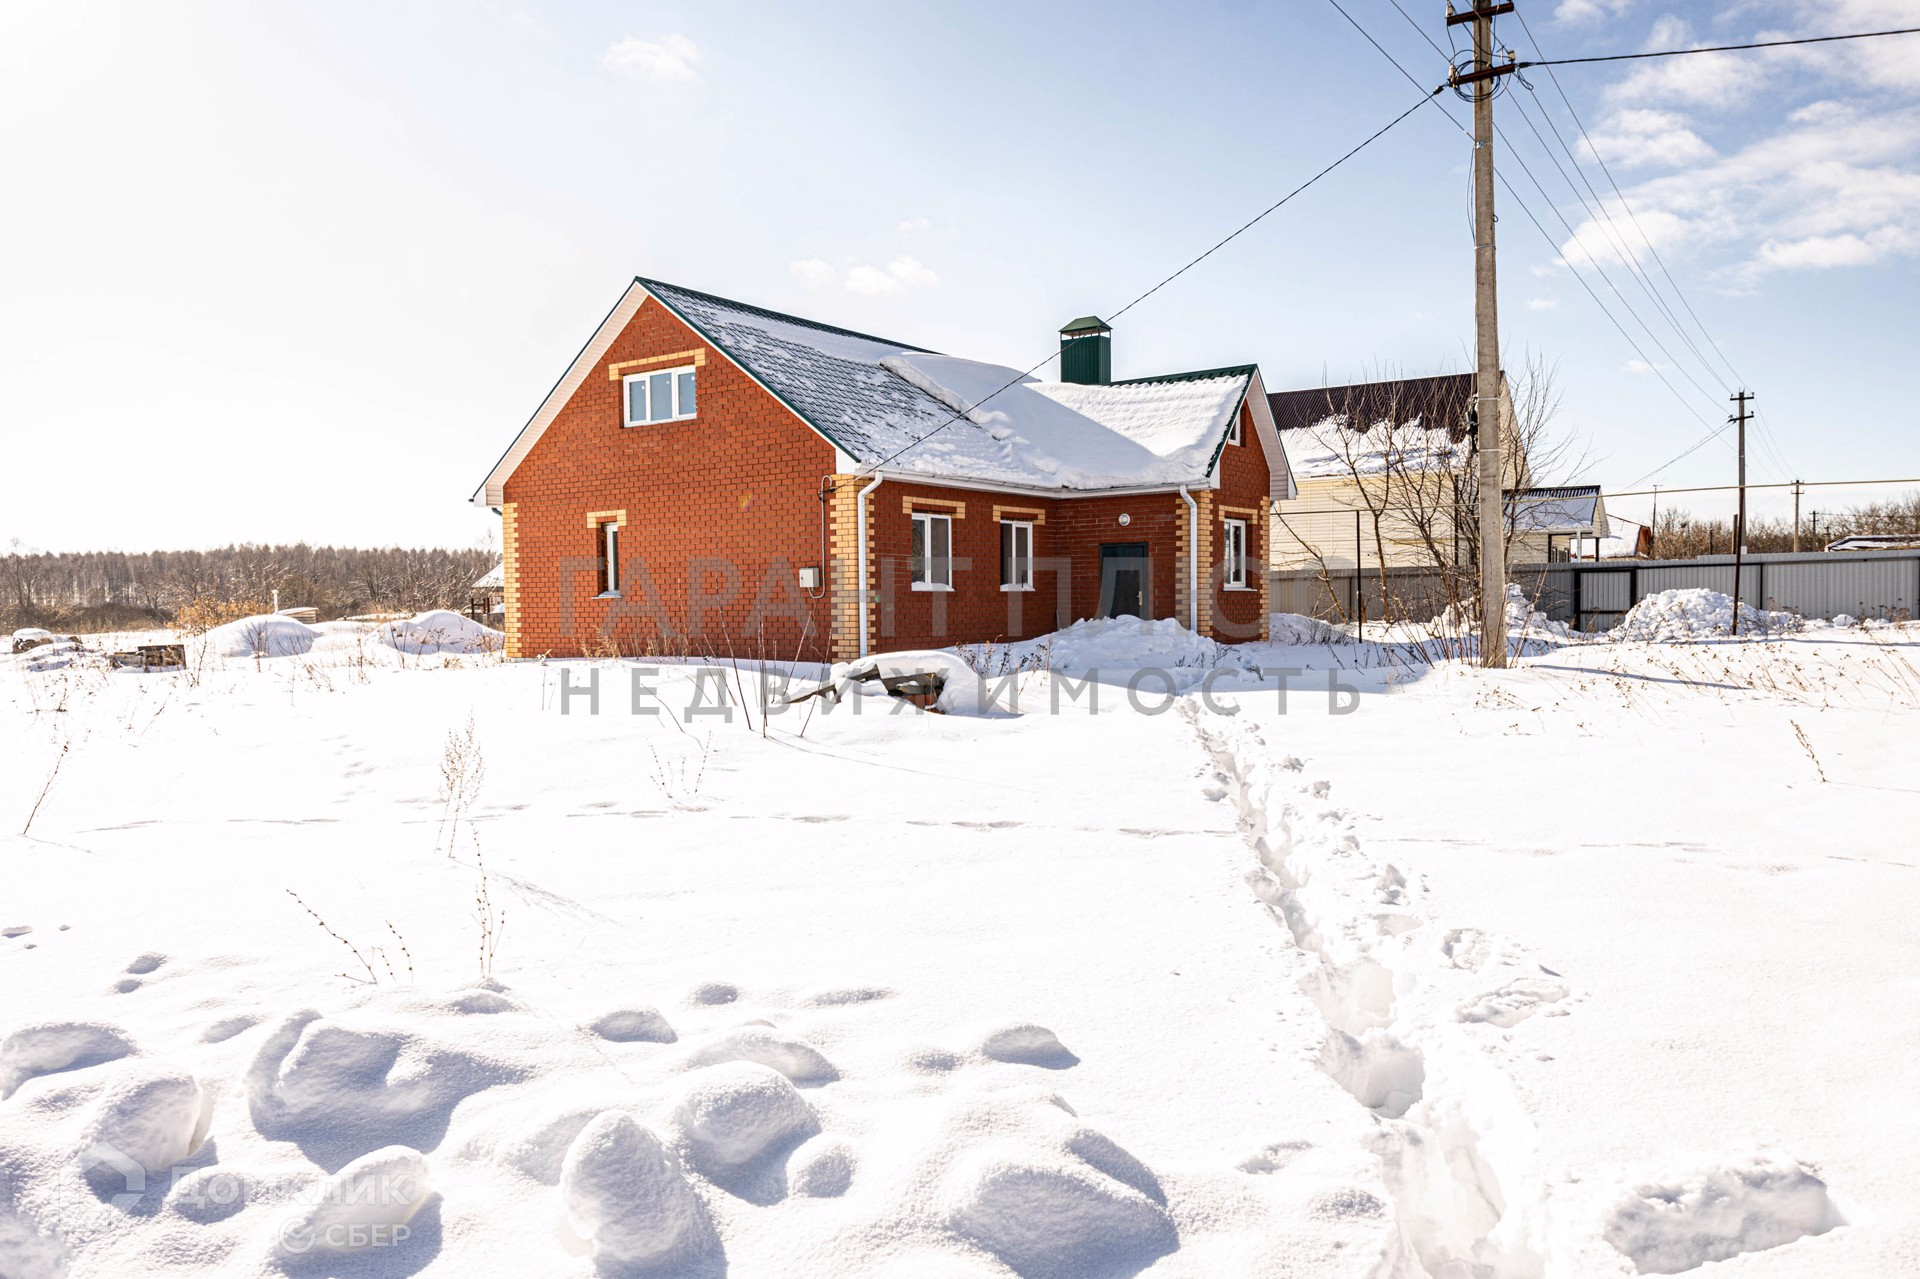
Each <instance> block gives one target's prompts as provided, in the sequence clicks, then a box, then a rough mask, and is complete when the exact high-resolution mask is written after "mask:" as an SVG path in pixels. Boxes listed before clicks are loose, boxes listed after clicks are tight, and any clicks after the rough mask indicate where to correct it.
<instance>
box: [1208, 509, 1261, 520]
mask: <svg viewBox="0 0 1920 1279" xmlns="http://www.w3.org/2000/svg"><path fill="white" fill-rule="evenodd" d="M1214 509H1215V510H1216V511H1219V512H1220V514H1222V515H1230V516H1232V517H1233V518H1235V519H1241V520H1257V519H1259V518H1260V516H1261V510H1260V508H1259V507H1257V506H1216V507H1215V508H1214Z"/></svg>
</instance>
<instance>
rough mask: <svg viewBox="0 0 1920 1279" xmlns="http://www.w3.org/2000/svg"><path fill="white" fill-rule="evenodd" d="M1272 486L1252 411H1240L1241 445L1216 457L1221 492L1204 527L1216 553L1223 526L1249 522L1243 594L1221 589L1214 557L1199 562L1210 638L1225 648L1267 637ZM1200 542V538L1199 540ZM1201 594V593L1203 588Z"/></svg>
mask: <svg viewBox="0 0 1920 1279" xmlns="http://www.w3.org/2000/svg"><path fill="white" fill-rule="evenodd" d="M1270 483H1271V481H1270V478H1269V472H1268V469H1267V455H1266V450H1265V449H1264V448H1263V447H1262V445H1261V443H1260V436H1259V433H1258V432H1256V431H1255V430H1254V429H1253V411H1252V410H1251V409H1249V408H1247V407H1246V406H1245V405H1242V406H1241V409H1240V443H1238V444H1229V445H1227V446H1226V448H1225V449H1224V450H1222V451H1221V454H1220V487H1219V488H1217V489H1215V490H1214V491H1213V492H1212V493H1211V494H1209V495H1208V496H1209V497H1210V499H1211V503H1210V504H1211V507H1212V509H1211V511H1209V512H1208V521H1207V526H1208V530H1209V534H1210V536H1211V538H1212V544H1213V546H1214V547H1215V548H1218V547H1219V546H1220V539H1221V533H1222V528H1221V525H1222V521H1224V520H1226V519H1229V518H1233V519H1242V520H1245V521H1246V522H1247V581H1248V584H1249V585H1250V586H1251V587H1252V588H1253V589H1251V590H1246V591H1235V590H1227V589H1225V588H1224V585H1223V580H1222V573H1221V566H1220V565H1219V564H1218V563H1217V562H1216V556H1213V555H1210V556H1208V557H1207V558H1205V559H1203V560H1202V561H1201V562H1202V563H1205V564H1210V565H1213V566H1214V567H1213V572H1212V574H1211V576H1210V579H1209V581H1210V582H1211V584H1212V586H1213V589H1212V590H1210V591H1208V592H1207V593H1208V595H1209V597H1210V598H1209V601H1208V602H1209V603H1210V605H1211V612H1212V617H1211V619H1210V622H1211V628H1210V631H1209V633H1210V634H1212V635H1213V637H1214V638H1215V639H1219V640H1224V641H1227V642H1228V643H1232V642H1235V641H1244V640H1254V639H1264V638H1266V636H1267V592H1268V583H1269V581H1270V578H1271V574H1270V573H1269V572H1268V566H1267V554H1268V550H1269V540H1270V534H1271V527H1270V526H1271V524H1272V519H1271V518H1270V515H1269V512H1270V511H1271V509H1272V505H1273V503H1272V493H1271V490H1270V488H1269V484H1270ZM1203 540H1204V538H1203ZM1203 589H1205V588H1203Z"/></svg>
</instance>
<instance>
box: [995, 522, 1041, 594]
mask: <svg viewBox="0 0 1920 1279" xmlns="http://www.w3.org/2000/svg"><path fill="white" fill-rule="evenodd" d="M1000 589H1001V590H1003V591H1030V590H1032V589H1033V521H1032V520H1001V521H1000Z"/></svg>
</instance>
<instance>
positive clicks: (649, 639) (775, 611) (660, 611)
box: [501, 300, 1267, 660]
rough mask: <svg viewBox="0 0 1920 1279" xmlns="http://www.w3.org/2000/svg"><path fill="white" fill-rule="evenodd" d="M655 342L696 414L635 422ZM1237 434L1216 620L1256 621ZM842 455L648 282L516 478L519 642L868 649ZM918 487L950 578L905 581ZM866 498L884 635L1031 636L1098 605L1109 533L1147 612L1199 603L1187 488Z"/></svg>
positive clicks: (1222, 493)
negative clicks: (801, 580) (814, 583)
mask: <svg viewBox="0 0 1920 1279" xmlns="http://www.w3.org/2000/svg"><path fill="white" fill-rule="evenodd" d="M656 359H657V360H659V361H660V363H659V365H658V366H657V367H662V368H664V367H671V366H672V365H673V364H677V363H697V364H698V371H697V378H698V402H699V413H698V416H696V417H695V418H693V419H691V420H688V421H683V422H670V423H656V424H651V425H647V426H638V427H632V428H628V427H626V426H624V425H623V423H624V421H625V413H624V406H623V404H622V402H621V395H622V384H621V381H620V378H619V374H620V373H621V372H623V371H627V370H624V369H622V368H620V367H619V366H622V365H630V364H632V363H633V362H635V361H650V360H656ZM1244 415H1245V411H1244V410H1243V418H1244ZM1242 440H1243V442H1242V443H1241V444H1239V445H1228V446H1227V447H1226V450H1225V452H1224V454H1223V455H1222V488H1221V489H1220V490H1219V491H1218V492H1204V491H1203V492H1199V493H1196V494H1195V498H1196V501H1198V502H1199V503H1200V505H1201V508H1202V510H1201V521H1200V538H1199V542H1200V547H1199V550H1200V555H1201V563H1202V565H1203V566H1207V568H1208V569H1209V570H1210V571H1208V572H1203V573H1202V576H1201V589H1202V600H1201V604H1202V608H1201V615H1202V629H1203V630H1205V631H1208V632H1210V633H1214V634H1216V635H1217V636H1218V637H1219V638H1221V639H1228V640H1232V639H1251V638H1256V637H1258V636H1259V635H1260V634H1261V633H1262V632H1263V630H1264V620H1265V617H1266V596H1265V585H1266V573H1265V572H1264V562H1265V554H1266V549H1267V545H1266V544H1267V536H1266V532H1267V530H1266V523H1267V521H1266V518H1265V511H1266V506H1267V470H1266V459H1265V456H1264V454H1263V453H1262V451H1261V448H1260V442H1259V439H1258V437H1257V436H1256V435H1255V434H1254V431H1253V427H1252V423H1251V420H1250V418H1246V419H1245V420H1243V423H1242ZM833 470H834V450H833V448H832V446H831V445H829V444H828V443H827V442H826V441H824V440H822V439H821V438H820V437H819V436H818V435H817V434H815V433H814V432H813V431H812V430H811V429H810V428H808V427H807V426H806V425H805V424H804V423H803V422H801V421H800V420H799V419H798V418H796V417H795V416H794V415H793V414H792V413H791V412H789V411H788V410H787V409H786V408H785V407H784V406H783V405H781V404H780V402H779V401H778V400H776V399H774V398H773V396H772V395H770V394H769V393H767V392H766V391H764V390H763V389H761V387H760V386H759V385H758V384H757V383H755V382H754V381H753V380H752V379H751V378H749V377H748V376H747V375H746V374H745V373H743V372H742V371H740V370H739V369H738V368H737V367H735V366H734V365H733V364H732V363H731V362H730V361H728V360H727V359H726V358H725V357H724V356H721V355H720V354H719V353H718V352H716V351H712V350H710V349H709V348H708V347H707V346H706V344H705V343H704V342H703V341H701V340H700V338H699V337H698V336H696V335H695V334H694V333H693V331H692V330H690V329H688V328H687V327H686V326H685V325H683V324H682V323H681V322H680V321H679V320H678V319H676V318H675V317H674V316H673V315H672V313H671V312H669V311H668V310H667V309H666V308H664V307H663V306H661V305H660V303H659V302H657V301H653V300H649V301H647V302H646V303H645V304H644V305H643V306H642V307H641V308H640V309H639V311H638V312H637V313H636V314H635V316H634V318H633V320H632V321H631V322H629V324H628V325H627V327H626V329H625V330H624V331H622V333H621V334H620V336H619V337H618V338H616V339H615V340H614V342H613V345H612V347H611V348H610V349H609V350H608V351H607V352H606V354H605V355H604V356H602V357H601V360H600V362H599V367H597V368H596V369H594V370H593V371H592V372H591V373H590V374H589V376H587V378H586V379H585V380H584V381H583V382H582V384H581V385H580V387H579V389H578V390H577V391H576V392H575V393H574V395H573V397H572V398H571V399H570V400H569V401H568V402H567V404H566V405H565V407H564V408H562V409H561V410H560V412H559V413H558V415H557V416H556V417H555V418H554V420H553V422H552V424H551V425H550V426H549V427H548V429H547V431H546V432H545V434H544V435H542V437H541V438H540V440H539V442H538V443H536V444H535V445H534V446H533V448H532V450H531V451H530V452H529V453H528V454H527V456H526V458H525V459H524V460H523V461H522V462H521V463H520V465H519V467H518V468H517V469H516V470H515V471H514V473H513V475H512V476H511V477H510V478H509V479H508V480H507V482H506V485H505V491H504V505H503V508H502V523H501V535H502V539H503V543H504V551H505V554H504V559H505V572H506V600H507V651H508V654H509V655H510V656H514V657H533V656H538V655H540V654H543V653H551V654H553V655H555V656H579V655H581V654H603V653H612V652H618V653H622V654H627V655H648V654H679V653H711V654H721V655H724V654H727V653H734V654H736V655H739V656H743V657H744V656H755V655H757V656H765V657H769V658H791V657H794V656H799V657H801V658H803V659H807V660H823V659H833V660H846V659H847V658H850V657H852V656H854V655H855V654H856V653H857V652H858V648H859V621H860V611H859V583H858V582H857V581H856V576H857V574H856V570H855V564H856V561H857V557H858V550H859V548H858V545H857V523H858V519H857V514H858V512H857V503H856V494H857V492H858V490H859V489H860V488H862V487H864V485H865V484H866V483H867V481H865V480H862V479H860V478H859V477H857V476H851V475H845V474H840V475H835V474H833ZM823 480H824V481H825V482H826V483H827V484H828V485H829V486H830V492H829V496H828V500H827V501H826V502H825V503H824V504H823V503H822V501H821V500H820V493H821V486H822V482H823ZM916 506H918V507H920V508H922V509H928V510H937V511H941V512H943V513H946V514H949V515H951V516H953V517H954V518H953V523H952V532H953V555H954V574H953V587H954V589H953V590H951V591H915V590H913V589H912V588H911V580H910V571H909V558H908V557H909V555H910V551H911V546H912V512H913V510H914V509H915V508H916ZM1243 513H1244V514H1243ZM1227 514H1235V515H1240V516H1241V517H1242V518H1246V519H1247V522H1248V526H1249V539H1250V543H1251V545H1250V555H1249V559H1250V560H1251V561H1252V563H1253V565H1254V567H1255V568H1256V570H1259V571H1257V572H1256V573H1255V578H1256V580H1257V582H1258V584H1259V589H1258V590H1254V591H1247V592H1223V591H1221V590H1219V589H1217V584H1218V579H1219V571H1218V566H1217V565H1216V564H1215V563H1214V561H1215V559H1216V557H1217V548H1218V547H1219V545H1220V529H1219V521H1220V520H1221V519H1222V518H1224V517H1225V516H1226V515H1227ZM867 515H868V527H867V545H868V560H869V567H868V586H869V593H868V607H867V617H868V627H869V631H868V634H869V637H870V645H871V647H872V649H873V650H875V651H884V650H887V649H902V648H937V647H944V646H947V645H951V644H957V643H975V642H982V641H988V640H992V641H1007V640H1019V639H1030V638H1032V637H1034V636H1036V635H1040V634H1043V633H1045V632H1047V631H1050V630H1053V629H1055V628H1056V627H1058V626H1061V625H1064V624H1065V623H1067V622H1070V621H1073V620H1074V619H1077V618H1082V617H1091V616H1094V615H1095V614H1096V613H1097V612H1098V611H1099V607H1100V568H1101V557H1100V547H1101V545H1102V544H1103V543H1145V544H1146V545H1147V548H1148V560H1149V581H1148V584H1147V600H1146V606H1147V611H1148V613H1149V614H1150V615H1151V616H1153V617H1178V618H1179V619H1180V620H1181V621H1183V622H1184V621H1186V620H1187V618H1188V616H1189V613H1188V608H1187V603H1186V578H1187V574H1186V570H1185V563H1186V556H1187V554H1188V548H1187V545H1186V542H1187V528H1188V516H1187V507H1186V504H1185V503H1184V502H1183V501H1182V500H1181V498H1180V496H1179V495H1178V494H1177V493H1152V494H1136V495H1130V496H1113V497H1093V498H1073V499H1058V498H1030V497H1016V496H1010V495H1006V494H996V493H987V492H977V491H972V490H965V489H953V488H944V487H941V486H938V485H928V484H905V483H901V482H898V481H895V480H888V481H886V482H885V483H883V484H881V485H880V487H879V488H878V489H876V490H875V491H874V493H873V494H872V496H870V497H869V498H868V499H867ZM1122 515H1125V516H1126V517H1127V520H1128V522H1127V523H1126V524H1124V525H1123V524H1121V523H1120V517H1121V516H1122ZM1003 516H1004V517H1006V518H1011V519H1023V520H1030V521H1031V522H1032V523H1033V525H1034V546H1033V550H1034V557H1035V573H1034V589H1033V590H1031V591H1003V590H1001V589H1000V585H1001V583H1000V520H1001V518H1002V517H1003ZM609 521H611V522H614V523H617V524H619V526H620V528H621V560H622V564H621V582H622V585H623V589H622V592H621V594H620V596H619V597H618V598H604V597H602V596H601V585H602V580H601V565H602V561H601V554H602V546H603V542H602V533H601V529H600V526H601V525H603V524H604V523H606V522H609ZM1062 561H1064V565H1063V564H1062ZM802 567H818V568H820V569H821V570H822V572H823V575H824V576H823V579H822V583H821V586H820V587H819V588H817V590H816V591H815V592H814V593H813V594H812V595H809V594H808V593H806V592H804V591H803V590H802V589H801V588H800V586H799V584H798V579H797V570H799V569H800V568H802Z"/></svg>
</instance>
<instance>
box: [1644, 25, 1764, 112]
mask: <svg viewBox="0 0 1920 1279" xmlns="http://www.w3.org/2000/svg"><path fill="white" fill-rule="evenodd" d="M1707 43H1714V42H1709V41H1702V40H1695V39H1694V38H1693V33H1692V30H1691V28H1689V27H1688V26H1687V24H1686V23H1685V22H1684V21H1682V20H1681V19H1679V18H1676V17H1674V16H1672V15H1671V14H1669V15H1667V16H1665V17H1662V18H1660V19H1659V20H1658V21H1656V22H1655V23H1654V24H1653V30H1652V32H1651V33H1650V34H1649V35H1648V37H1647V42H1646V46H1645V47H1646V48H1647V49H1648V50H1649V51H1651V50H1655V49H1690V48H1696V47H1698V46H1700V45H1703V44H1707ZM1718 43H1725V42H1724V41H1720V42H1718ZM1768 78H1769V64H1768V63H1767V62H1766V60H1764V59H1761V58H1755V57H1752V56H1750V55H1746V54H1737V53H1695V54H1689V55H1688V56H1686V57H1684V58H1655V59H1653V60H1652V61H1650V62H1642V63H1639V64H1637V65H1636V66H1635V67H1634V69H1633V70H1631V71H1629V72H1628V73H1627V74H1626V76H1625V77H1624V78H1623V79H1621V80H1619V81H1617V82H1616V83H1614V84H1612V85H1610V86H1608V88H1607V98H1608V99H1609V100H1610V101H1613V102H1618V103H1622V104H1631V105H1633V106H1647V105H1649V104H1659V103H1678V104H1681V105H1685V106H1695V107H1710V108H1716V109H1721V110H1725V109H1727V108H1731V107H1735V106H1739V105H1741V104H1742V103H1744V102H1745V101H1746V100H1747V99H1748V98H1750V97H1751V96H1753V94H1754V93H1755V92H1756V91H1758V90H1759V89H1760V88H1761V87H1762V86H1763V85H1764V83H1765V82H1766V81H1767V79H1768Z"/></svg>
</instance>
